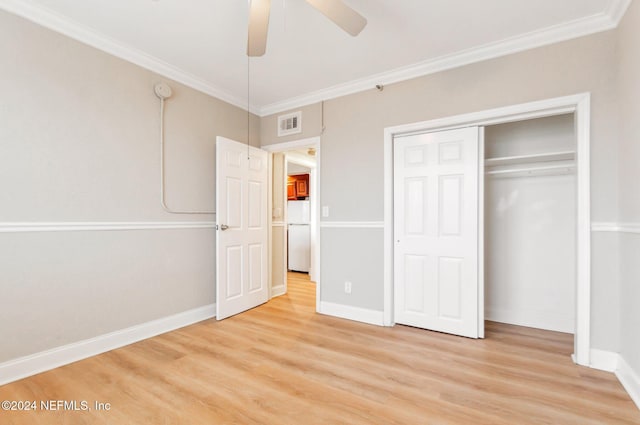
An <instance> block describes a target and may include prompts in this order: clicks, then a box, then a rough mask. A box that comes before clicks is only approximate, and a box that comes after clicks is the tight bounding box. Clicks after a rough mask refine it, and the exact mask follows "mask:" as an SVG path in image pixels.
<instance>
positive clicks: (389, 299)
mask: <svg viewBox="0 0 640 425" xmlns="http://www.w3.org/2000/svg"><path fill="white" fill-rule="evenodd" d="M569 113H573V114H575V132H576V175H577V223H576V250H577V252H576V254H577V255H576V330H575V338H574V345H575V347H574V350H575V351H574V361H575V362H576V363H578V364H580V365H584V366H589V365H590V353H589V351H590V346H591V341H590V332H591V198H590V188H591V183H590V139H591V135H590V126H591V96H590V94H589V93H581V94H577V95H573V96H565V97H558V98H553V99H547V100H541V101H535V102H529V103H522V104H519V105H512V106H507V107H502V108H496V109H489V110H486V111H480V112H473V113H469V114H463V115H456V116H451V117H446V118H440V119H434V120H429V121H423V122H418V123H412V124H405V125H399V126H394V127H387V128H385V130H384V254H385V255H384V325H385V326H392V325H393V324H394V321H393V284H394V282H393V247H394V244H393V240H394V236H393V139H394V137H395V136H396V135H406V134H411V133H424V132H433V131H442V130H449V129H453V128H460V127H468V126H487V125H493V124H503V123H508V122H515V121H523V120H528V119H533V118H542V117H548V116H553V115H561V114H569ZM481 165H483V164H481ZM480 168H481V169H482V168H483V167H482V166H481V167H480ZM479 236H480V237H483V235H482V233H480V235H479ZM480 244H481V245H480V246H482V244H483V241H480ZM480 252H481V255H482V251H480ZM481 302H482V301H481ZM480 307H481V306H480ZM483 319H484V318H483Z"/></svg>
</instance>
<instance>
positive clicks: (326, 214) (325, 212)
mask: <svg viewBox="0 0 640 425" xmlns="http://www.w3.org/2000/svg"><path fill="white" fill-rule="evenodd" d="M322 216H323V217H329V207H328V206H326V205H325V206H323V207H322Z"/></svg>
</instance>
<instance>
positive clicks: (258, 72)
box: [0, 0, 631, 115]
mask: <svg viewBox="0 0 640 425" xmlns="http://www.w3.org/2000/svg"><path fill="white" fill-rule="evenodd" d="M345 1H346V2H347V3H348V4H349V5H350V6H351V7H352V8H354V9H355V10H357V11H359V12H360V13H361V14H362V15H364V16H365V17H366V18H367V19H368V25H367V27H366V28H365V29H364V30H363V32H362V33H361V34H360V35H359V36H358V37H355V38H354V37H351V36H349V35H348V34H346V33H344V32H343V31H342V30H340V29H339V28H338V27H337V26H335V25H334V24H333V23H331V22H330V21H329V20H327V19H326V18H325V17H324V16H323V15H321V14H320V13H318V12H317V11H316V10H315V9H313V8H312V7H311V6H310V5H308V4H307V3H306V2H305V1H304V0H272V6H271V19H270V23H269V40H268V45H267V53H266V55H265V56H263V57H260V58H252V59H251V62H250V72H251V74H250V81H251V89H250V103H251V109H252V110H253V111H254V112H257V113H258V114H260V115H266V114H269V113H274V112H278V111H282V110H285V109H289V108H292V107H297V106H300V105H303V104H308V103H311V102H314V101H318V100H321V99H328V98H331V97H335V96H339V95H343V94H346V93H352V92H355V91H360V90H364V89H370V88H373V87H374V86H375V84H378V83H381V84H388V83H391V82H395V81H399V80H402V79H406V78H410V77H415V76H418V75H425V74H428V73H430V72H436V71H439V70H442V69H447V68H451V67H455V66H460V65H463V64H465V63H470V62H474V61H478V60H483V59H487V58H491V57H496V56H501V55H504V54H508V53H512V52H515V51H519V50H524V49H527V48H531V47H535V46H540V45H544V44H549V43H552V42H556V41H560V40H564V39H568V38H572V37H577V36H580V35H584V34H588V33H593V32H597V31H602V30H606V29H610V28H613V27H615V26H616V25H617V23H618V22H619V20H620V18H621V17H622V15H623V14H624V12H625V11H626V8H627V7H628V4H629V3H630V1H631V0H345ZM0 8H3V9H5V10H8V11H11V12H13V13H16V14H19V15H21V16H24V17H27V18H28V19H31V20H33V21H35V22H38V23H40V24H42V25H45V26H47V27H49V28H52V29H55V30H57V31H60V32H62V33H65V34H67V35H69V36H71V37H74V38H76V39H79V40H81V41H83V42H86V43H88V44H90V45H93V46H95V47H98V48H101V49H103V50H105V51H108V52H110V53H113V54H115V55H118V56H120V57H123V58H125V59H127V60H130V61H132V62H134V63H137V64H139V65H142V66H144V67H146V68H149V69H151V70H153V71H155V72H159V73H161V74H163V75H166V76H167V77H170V78H173V79H176V80H178V81H180V82H183V83H185V84H187V85H189V86H191V87H194V88H196V89H199V90H202V91H204V92H207V93H209V94H212V95H214V96H217V97H219V98H221V99H223V100H226V101H228V102H230V103H233V104H235V105H238V106H242V107H245V106H246V104H247V61H248V59H247V56H246V54H245V52H246V24H247V13H248V2H247V0H188V1H185V0H0Z"/></svg>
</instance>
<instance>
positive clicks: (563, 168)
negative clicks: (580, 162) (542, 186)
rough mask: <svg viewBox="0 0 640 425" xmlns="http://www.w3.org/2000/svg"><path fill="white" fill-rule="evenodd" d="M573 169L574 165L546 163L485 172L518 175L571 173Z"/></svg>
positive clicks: (495, 174)
mask: <svg viewBox="0 0 640 425" xmlns="http://www.w3.org/2000/svg"><path fill="white" fill-rule="evenodd" d="M574 170H575V165H573V164H568V165H548V166H540V167H524V168H510V169H508V170H491V171H487V172H486V174H488V175H492V176H507V175H512V176H518V175H525V176H526V175H554V174H571V173H572V172H573V171H574Z"/></svg>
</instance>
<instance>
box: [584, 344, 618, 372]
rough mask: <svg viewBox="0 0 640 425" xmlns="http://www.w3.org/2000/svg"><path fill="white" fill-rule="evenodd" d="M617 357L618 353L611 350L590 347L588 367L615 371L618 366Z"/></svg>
mask: <svg viewBox="0 0 640 425" xmlns="http://www.w3.org/2000/svg"><path fill="white" fill-rule="evenodd" d="M619 357H620V356H619V355H618V353H614V352H613V351H605V350H597V349H595V348H592V349H591V350H589V367H591V368H593V369H598V370H604V371H606V372H615V370H616V369H617V368H618V358H619Z"/></svg>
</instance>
